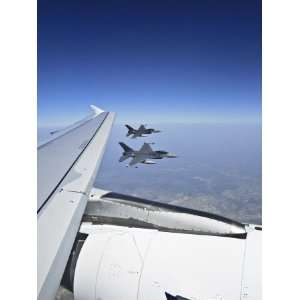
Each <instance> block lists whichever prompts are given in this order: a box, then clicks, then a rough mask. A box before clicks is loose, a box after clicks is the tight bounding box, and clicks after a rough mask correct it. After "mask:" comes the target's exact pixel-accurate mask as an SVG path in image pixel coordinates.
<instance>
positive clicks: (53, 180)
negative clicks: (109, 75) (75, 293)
mask: <svg viewBox="0 0 300 300" xmlns="http://www.w3.org/2000/svg"><path fill="white" fill-rule="evenodd" d="M92 109H93V112H94V113H93V114H92V115H91V116H89V117H88V118H84V119H83V120H82V121H80V122H76V123H74V124H73V125H72V126H69V127H67V128H66V129H65V130H62V131H60V132H56V133H55V137H54V139H52V140H50V141H48V142H46V143H44V144H42V145H40V146H39V147H38V152H37V160H38V170H37V177H38V180H37V186H38V190H37V225H38V228H37V238H38V239H37V240H38V249H37V251H38V270H37V271H38V282H37V289H38V290H37V293H38V299H43V300H45V299H46V300H47V299H54V297H55V293H56V291H57V288H58V286H59V284H60V281H61V278H62V275H63V272H64V269H65V266H66V263H67V261H68V257H69V255H70V252H71V249H72V246H73V243H74V240H75V237H76V234H77V232H78V229H79V226H80V221H81V218H82V215H83V213H84V210H85V206H86V203H87V200H88V195H89V192H90V190H91V188H92V184H93V182H94V179H95V176H96V174H97V170H98V168H99V165H100V162H101V159H102V156H103V153H104V149H105V145H106V142H107V139H108V136H109V133H110V130H111V126H112V123H113V119H114V113H109V112H103V111H102V110H100V109H98V108H97V107H92Z"/></svg>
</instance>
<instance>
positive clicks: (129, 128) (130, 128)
mask: <svg viewBox="0 0 300 300" xmlns="http://www.w3.org/2000/svg"><path fill="white" fill-rule="evenodd" d="M125 126H126V127H127V129H128V130H129V131H133V130H134V128H133V127H131V126H129V125H127V124H126V125H125Z"/></svg>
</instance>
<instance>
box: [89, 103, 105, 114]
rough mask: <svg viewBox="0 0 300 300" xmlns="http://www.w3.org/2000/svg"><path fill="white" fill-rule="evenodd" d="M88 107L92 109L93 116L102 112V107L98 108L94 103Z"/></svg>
mask: <svg viewBox="0 0 300 300" xmlns="http://www.w3.org/2000/svg"><path fill="white" fill-rule="evenodd" d="M90 108H91V110H92V111H93V113H94V115H95V116H98V115H100V114H101V113H103V112H104V110H103V109H101V108H99V107H97V106H95V105H90Z"/></svg>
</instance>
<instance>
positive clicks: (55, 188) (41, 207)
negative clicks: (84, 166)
mask: <svg viewBox="0 0 300 300" xmlns="http://www.w3.org/2000/svg"><path fill="white" fill-rule="evenodd" d="M108 115H109V114H108V113H105V117H104V118H103V120H102V122H101V123H100V125H99V126H98V128H97V129H96V130H95V132H94V134H93V135H92V137H91V139H90V140H89V142H88V143H87V144H86V145H85V147H84V148H83V149H82V151H81V152H80V153H79V155H78V156H77V157H76V159H75V160H74V162H73V163H72V164H71V166H70V167H69V169H68V170H67V171H66V173H65V174H64V175H63V176H62V178H61V179H60V181H59V182H58V183H57V185H56V186H55V187H54V189H53V190H52V191H51V192H50V194H49V196H48V197H47V198H46V200H45V201H44V202H43V203H42V204H41V205H40V207H39V208H38V210H37V214H39V213H40V211H41V210H42V209H43V208H44V207H45V205H46V204H47V202H48V201H49V199H50V198H51V197H52V195H53V194H54V193H55V191H56V190H57V188H58V187H59V185H60V184H61V183H62V182H63V180H64V179H65V177H66V176H67V175H68V173H69V172H70V170H71V169H72V168H73V166H74V165H75V164H76V162H77V161H78V160H79V158H80V156H81V155H82V153H83V152H84V151H85V149H86V148H87V147H88V146H89V144H90V143H91V141H92V140H93V138H94V137H95V135H96V134H97V132H98V131H99V129H100V128H101V126H102V124H103V123H104V122H105V120H106V118H107V116H108ZM85 123H86V122H85ZM81 125H83V124H81ZM81 125H80V126H81ZM76 128H78V127H76ZM72 130H73V129H72ZM60 137H61V136H60ZM58 138H59V137H58ZM47 144H48V143H47ZM44 145H46V144H44ZM44 145H43V146H44Z"/></svg>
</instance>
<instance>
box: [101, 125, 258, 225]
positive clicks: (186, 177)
mask: <svg viewBox="0 0 300 300" xmlns="http://www.w3.org/2000/svg"><path fill="white" fill-rule="evenodd" d="M151 126H152V127H156V128H159V129H161V130H162V131H163V132H161V133H158V134H153V135H150V136H149V137H147V138H140V139H136V140H132V139H130V138H126V137H125V135H126V132H127V131H126V128H125V127H124V126H121V125H115V126H114V127H113V130H112V135H111V137H110V139H109V142H108V145H107V149H106V152H105V155H104V160H103V163H102V166H101V169H100V172H99V174H98V176H97V178H96V182H95V186H97V187H100V188H103V189H107V190H112V191H115V192H120V193H125V194H130V195H134V196H138V197H143V198H147V199H151V200H156V201H161V202H166V203H172V204H176V205H182V206H186V207H190V208H194V209H199V210H204V211H209V212H214V213H218V214H221V215H224V216H227V217H230V218H233V219H236V220H239V221H242V222H254V223H259V224H261V128H260V126H259V125H257V124H188V125H187V124H167V125H166V124H156V125H151ZM119 141H123V142H125V143H127V144H128V145H129V146H131V147H133V148H135V149H137V148H139V147H141V145H142V144H143V142H144V141H147V142H155V144H154V145H152V147H153V149H154V150H159V149H160V150H167V151H170V152H174V153H176V154H177V155H178V158H173V159H164V160H158V161H157V164H156V165H139V168H137V169H136V168H126V162H123V163H119V162H118V159H119V157H120V155H121V153H122V149H121V147H120V146H119V145H118V142H119Z"/></svg>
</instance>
